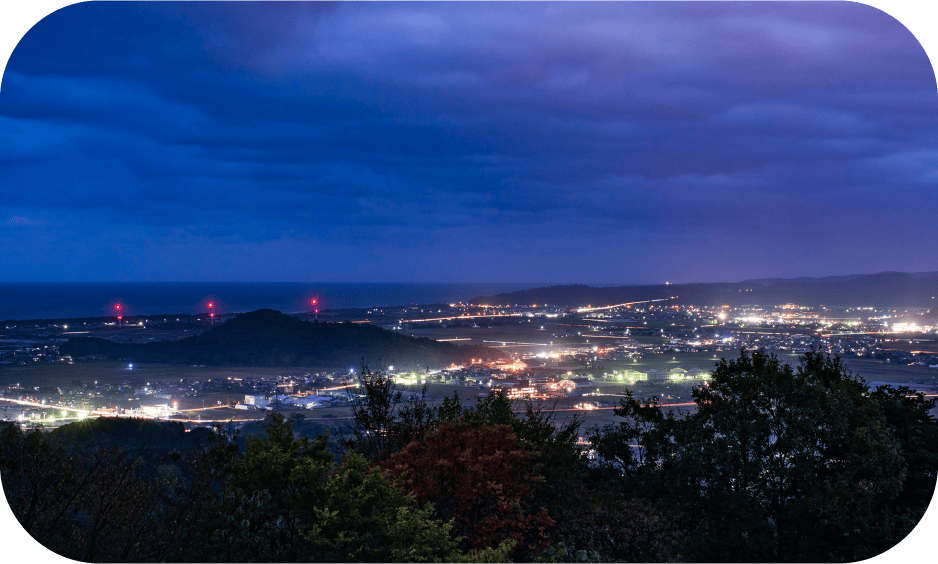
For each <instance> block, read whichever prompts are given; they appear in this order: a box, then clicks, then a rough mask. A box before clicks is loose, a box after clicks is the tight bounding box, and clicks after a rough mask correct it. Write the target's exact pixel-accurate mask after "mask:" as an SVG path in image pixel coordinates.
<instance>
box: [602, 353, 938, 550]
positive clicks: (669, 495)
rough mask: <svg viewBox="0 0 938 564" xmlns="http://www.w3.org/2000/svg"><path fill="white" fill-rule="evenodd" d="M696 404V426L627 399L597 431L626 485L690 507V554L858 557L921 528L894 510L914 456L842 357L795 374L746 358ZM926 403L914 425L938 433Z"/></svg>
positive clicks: (812, 359)
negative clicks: (614, 419)
mask: <svg viewBox="0 0 938 564" xmlns="http://www.w3.org/2000/svg"><path fill="white" fill-rule="evenodd" d="M884 393H885V392H884ZM693 396H694V401H695V402H696V404H697V410H696V411H695V412H694V413H692V414H690V415H687V416H686V417H683V418H677V417H674V416H673V415H672V414H670V413H669V414H665V413H663V412H662V410H661V407H660V406H659V405H657V402H656V401H655V400H651V401H646V402H639V401H637V400H635V399H634V398H632V397H627V398H626V399H625V400H623V401H622V402H621V405H620V408H619V409H617V410H616V414H617V415H619V416H621V417H623V418H624V419H625V421H623V422H622V423H620V424H618V425H614V426H608V427H606V428H604V429H602V430H599V431H597V432H596V433H594V436H593V441H594V444H595V445H596V448H597V452H598V453H599V454H600V456H601V457H602V458H603V459H604V461H605V464H607V466H608V467H611V468H612V469H614V470H615V471H616V472H617V473H618V474H619V475H620V476H621V479H622V481H623V485H624V486H625V487H626V488H629V489H631V491H635V492H639V493H640V495H642V496H645V497H646V498H648V499H651V498H657V499H661V500H664V501H665V502H666V503H667V504H668V505H669V506H671V507H676V508H680V510H681V511H682V512H683V515H684V520H683V523H682V526H683V527H685V528H686V530H687V531H688V534H687V535H686V536H685V542H684V551H685V557H686V558H688V559H692V560H706V561H719V560H732V561H804V560H811V561H829V560H834V561H842V560H857V559H863V558H867V557H870V556H873V555H875V554H878V553H880V552H882V551H884V550H886V549H888V548H889V547H891V546H893V545H894V544H895V543H897V542H898V541H899V540H901V538H902V537H903V536H904V535H905V534H906V533H907V532H908V530H909V529H908V527H907V525H906V526H902V525H901V524H899V523H898V522H897V520H895V519H893V518H892V517H891V516H892V515H893V510H892V509H891V508H890V505H891V504H895V502H896V501H897V500H899V499H900V497H899V496H900V494H901V492H902V490H903V484H904V483H905V480H906V475H907V466H908V459H907V456H906V453H905V452H904V451H903V448H902V443H901V441H900V440H899V439H898V438H897V436H896V430H895V426H894V425H891V424H890V423H889V418H887V416H886V415H885V414H884V409H883V400H878V399H877V398H876V397H875V395H871V394H869V393H868V392H867V388H866V386H865V384H864V383H863V380H862V379H860V378H858V377H855V376H853V375H852V374H851V373H850V372H849V371H848V370H847V368H846V367H845V366H844V365H843V363H842V362H841V361H840V359H838V358H836V357H835V358H831V357H830V356H825V355H822V354H821V353H819V352H811V353H808V354H807V355H806V356H805V357H804V359H803V360H802V362H801V365H800V366H799V367H798V368H797V370H795V369H792V367H791V366H789V365H782V364H781V363H780V362H779V360H778V359H777V358H776V357H775V356H774V355H768V354H765V353H762V352H758V351H757V352H753V353H752V354H749V353H747V352H746V351H742V353H741V354H740V357H739V358H738V359H737V360H733V361H726V360H723V361H721V362H720V363H719V364H718V365H717V366H716V369H715V371H714V373H713V376H712V379H711V381H710V383H709V385H708V386H704V387H700V388H697V389H695V390H694V393H693ZM893 403H894V404H895V403H896V402H893ZM922 407H924V406H918V407H917V408H916V409H917V410H918V411H916V413H918V419H917V420H916V421H917V423H914V425H923V426H924V427H926V428H929V429H933V428H934V421H933V420H932V422H931V423H928V422H926V421H925V419H923V417H922V416H921V411H920V410H921V408H922ZM893 419H896V418H895V417H894V418H893ZM927 448H932V447H927ZM927 448H926V450H927ZM933 452H938V451H933ZM926 460H928V458H927V456H925V455H924V454H923V455H922V462H923V463H924V462H925V461H926ZM922 467H924V464H922ZM932 486H934V483H933V482H932Z"/></svg>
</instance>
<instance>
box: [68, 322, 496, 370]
mask: <svg viewBox="0 0 938 564" xmlns="http://www.w3.org/2000/svg"><path fill="white" fill-rule="evenodd" d="M59 352H60V354H63V355H71V356H72V357H76V358H79V357H88V356H100V357H103V358H107V359H111V360H127V361H131V362H153V363H166V364H205V365H210V366H226V365H227V366H318V367H323V368H329V367H335V368H338V367H343V368H347V367H349V366H358V365H360V364H361V362H362V359H364V361H365V363H366V364H368V365H369V366H373V367H376V368H377V367H379V364H378V363H379V362H380V363H381V367H384V366H386V365H389V364H390V365H396V366H401V367H411V366H413V367H421V366H428V365H439V364H449V363H451V362H462V361H464V360H467V359H469V358H485V359H494V358H500V357H501V356H503V355H502V353H501V352H499V351H497V350H495V349H492V348H490V347H483V346H480V345H466V346H457V345H455V344H453V343H441V342H439V341H434V340H432V339H426V338H415V337H409V336H407V335H401V334H399V333H395V332H393V331H388V330H387V329H382V328H380V327H375V326H373V325H368V324H360V323H310V322H308V321H303V320H300V319H297V318H296V317H293V316H290V315H286V314H284V313H281V312H279V311H274V310H270V309H262V310H257V311H252V312H249V313H242V314H240V315H238V316H236V317H234V318H233V319H231V320H229V321H227V322H225V323H223V324H221V325H218V326H216V327H214V328H212V329H210V330H208V331H205V332H204V333H201V334H199V335H195V336H192V337H187V338H185V339H180V340H177V341H160V342H157V343H146V344H126V343H114V342H112V341H108V340H106V339H97V338H85V337H79V338H72V339H69V340H68V341H66V342H65V343H63V344H62V345H61V346H60V347H59Z"/></svg>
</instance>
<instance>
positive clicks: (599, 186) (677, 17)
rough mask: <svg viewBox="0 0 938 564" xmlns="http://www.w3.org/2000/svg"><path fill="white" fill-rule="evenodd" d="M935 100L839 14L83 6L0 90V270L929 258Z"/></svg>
mask: <svg viewBox="0 0 938 564" xmlns="http://www.w3.org/2000/svg"><path fill="white" fill-rule="evenodd" d="M935 91H936V83H935V77H934V75H933V74H932V70H931V66H930V64H929V62H928V60H927V58H926V56H925V54H924V52H923V51H922V49H921V47H920V46H919V44H918V43H917V41H916V40H915V38H914V37H913V36H912V35H911V34H910V33H909V32H908V31H907V30H906V29H905V28H904V27H903V26H902V25H901V24H899V23H898V22H896V21H895V20H893V19H892V18H890V17H888V16H886V15H885V14H883V13H881V12H879V11H877V10H875V9H872V8H869V7H867V6H863V5H860V4H853V3H829V4H819V3H810V4H802V3H793V4H789V3H778V4H774V3H751V4H750V3H727V4H713V3H680V4H671V3H661V4H659V3H637V4H628V3H464V4H463V3H400V4H398V3H369V4H358V3H340V4H332V3H309V4H307V3H282V4H269V3H263V4H252V3H231V4H228V3H195V4H188V3H100V4H99V3H85V4H78V5H74V6H71V7H68V8H65V9H63V10H60V11H59V12H56V13H55V14H52V15H50V16H48V17H47V18H46V19H45V20H43V21H42V22H40V23H39V24H38V25H36V26H35V27H34V28H33V29H32V30H31V31H30V32H29V33H28V34H27V35H26V37H25V38H24V39H23V40H22V41H21V42H20V44H19V46H18V47H17V49H16V50H15V51H14V53H13V55H12V57H11V59H10V63H9V65H8V67H7V69H6V72H5V74H4V76H3V90H2V92H0V175H2V178H3V182H4V187H7V186H10V187H13V188H12V189H4V190H2V191H0V210H2V213H3V214H4V215H3V216H0V222H4V223H2V226H3V229H2V230H0V249H3V250H0V260H3V261H4V263H5V264H16V265H18V266H17V267H16V268H15V269H13V270H12V271H8V272H7V274H6V276H7V278H8V279H10V280H30V279H36V280H38V279H42V280H100V279H109V278H110V277H111V276H112V273H113V272H114V271H115V270H119V271H120V272H121V276H124V277H125V279H141V280H179V279H194V280H214V279H219V278H221V279H230V280H249V279H265V280H322V281H330V280H331V281H345V280H347V281H360V280H388V281H408V280H429V281H443V280H452V281H457V280H466V281H482V280H512V281H527V280H538V281H543V280H556V281H603V282H644V281H656V280H658V281H660V280H663V279H670V280H717V279H727V278H746V277H761V276H800V275H826V274H838V273H846V272H872V271H878V270H886V269H894V270H933V269H934V267H933V263H934V259H935V258H936V257H935V256H934V250H933V249H932V248H931V246H932V245H930V244H929V243H930V241H933V240H934V239H935V236H936V235H938V232H936V229H938V227H936V225H935V223H934V221H932V220H930V219H929V216H928V211H927V210H929V209H931V210H933V209H936V204H938V201H936V196H935V195H934V194H933V190H932V187H933V186H934V185H935V181H936V179H938V151H936V150H935V149H934V147H935V146H936V141H938V139H936V136H938V131H936V109H938V104H936V102H938V99H936V92H935ZM743 256H744V257H745V260H741V258H740V257H743ZM929 261H930V262H929ZM929 264H931V265H932V266H929Z"/></svg>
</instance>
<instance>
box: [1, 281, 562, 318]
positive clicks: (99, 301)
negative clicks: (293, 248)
mask: <svg viewBox="0 0 938 564" xmlns="http://www.w3.org/2000/svg"><path fill="white" fill-rule="evenodd" d="M543 285H544V284H497V283H491V284H480V283H474V284H302V283H258V284H245V283H219V284H215V283H122V284H0V320H12V319H56V318H66V317H100V316H105V315H113V314H114V309H113V307H114V304H115V303H118V302H120V303H121V305H122V311H123V312H124V316H127V317H129V316H132V315H156V314H170V313H180V314H181V313H199V312H204V311H207V309H206V304H207V303H208V302H209V301H212V302H213V303H214V304H215V311H216V312H218V313H219V314H222V313H231V312H242V311H253V310H256V309H261V308H271V309H276V310H280V311H283V312H286V313H294V312H299V311H309V310H310V309H312V306H311V305H310V299H312V298H313V297H315V298H317V299H318V304H319V309H320V310H325V309H338V308H347V307H353V308H360V307H372V306H396V305H407V304H431V303H452V302H456V301H460V300H462V301H468V300H471V299H472V298H476V297H479V296H490V295H493V294H498V293H501V292H510V291H513V290H520V289H524V288H536V287H539V286H543Z"/></svg>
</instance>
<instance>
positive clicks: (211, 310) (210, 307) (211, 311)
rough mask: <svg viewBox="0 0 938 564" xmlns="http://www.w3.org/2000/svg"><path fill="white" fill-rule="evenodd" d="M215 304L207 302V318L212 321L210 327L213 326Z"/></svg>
mask: <svg viewBox="0 0 938 564" xmlns="http://www.w3.org/2000/svg"><path fill="white" fill-rule="evenodd" d="M214 308H215V302H208V312H209V313H208V316H209V318H210V319H211V320H212V325H215V309H214Z"/></svg>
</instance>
